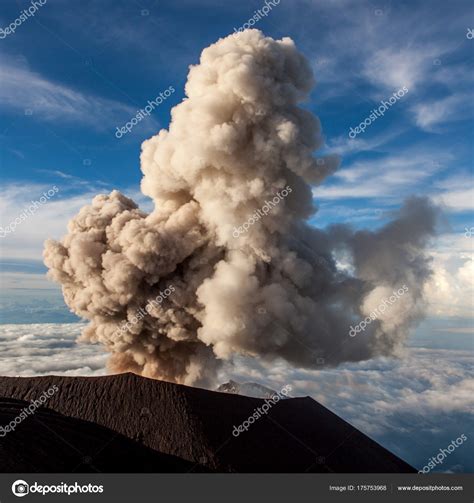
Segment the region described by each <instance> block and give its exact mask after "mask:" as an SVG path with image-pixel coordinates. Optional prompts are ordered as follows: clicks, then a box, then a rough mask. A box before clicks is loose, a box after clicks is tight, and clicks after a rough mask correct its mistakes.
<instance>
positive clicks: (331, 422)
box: [0, 374, 415, 473]
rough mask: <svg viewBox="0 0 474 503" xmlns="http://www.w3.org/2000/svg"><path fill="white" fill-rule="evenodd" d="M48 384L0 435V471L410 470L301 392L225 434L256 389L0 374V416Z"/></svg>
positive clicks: (244, 414)
mask: <svg viewBox="0 0 474 503" xmlns="http://www.w3.org/2000/svg"><path fill="white" fill-rule="evenodd" d="M53 385H56V386H57V387H58V388H59V390H58V391H57V392H56V393H55V394H54V395H53V396H52V397H51V398H50V399H49V400H48V402H47V403H46V404H45V406H44V407H42V408H40V409H39V410H38V411H37V412H36V413H35V414H34V415H32V416H29V417H28V418H27V419H26V420H25V421H23V422H22V423H21V424H19V425H18V426H17V427H16V429H15V431H12V432H10V433H7V434H6V435H5V436H3V437H1V436H0V471H1V472H71V471H76V472H90V471H100V472H188V471H198V472H203V471H210V472H336V473H343V472H354V473H355V472H359V473H371V472H375V473H383V472H405V473H412V472H415V469H414V468H412V467H411V466H410V465H408V464H407V463H405V462H404V461H402V460H401V459H399V458H397V457H396V456H394V455H393V454H392V453H390V452H389V451H387V450H386V449H384V448H383V447H381V446H380V445H379V444H377V443H376V442H374V441H373V440H371V439H370V438H369V437H367V436H366V435H364V434H363V433H361V432H360V431H358V430H357V429H355V428H354V427H352V426H351V425H350V424H348V423H347V422H345V421H344V420H342V419H341V418H339V417H338V416H336V415H335V414H333V413H332V412H330V411H329V410H328V409H326V408H325V407H323V406H322V405H320V404H319V403H317V402H316V401H314V400H313V399H311V398H308V397H306V398H291V399H287V400H281V401H280V402H278V403H276V404H275V405H273V406H272V407H271V408H270V410H269V412H268V414H267V415H262V417H260V418H259V419H258V420H256V421H255V422H254V423H253V424H251V425H250V426H249V429H248V431H243V432H242V433H241V434H240V435H238V436H234V435H233V434H232V432H233V431H234V432H235V430H234V427H235V426H238V425H240V424H241V423H243V422H244V421H245V420H247V419H248V418H249V416H251V415H252V414H253V413H254V412H255V409H257V408H258V407H261V406H262V405H263V404H264V403H265V401H264V400H263V399H258V398H250V397H246V396H239V395H235V394H229V393H219V392H215V391H207V390H203V389H198V388H190V387H187V386H181V385H177V384H171V383H167V382H163V381H156V380H152V379H145V378H143V377H139V376H136V375H134V374H122V375H113V376H106V377H57V376H47V377H31V378H20V377H19V378H16V377H0V426H4V425H6V424H8V423H9V422H10V421H12V419H14V418H15V417H16V416H18V414H19V413H20V412H21V410H22V409H23V408H24V407H26V406H28V405H29V402H31V401H32V400H34V399H37V398H38V397H39V396H40V395H41V394H42V393H43V392H44V391H46V390H48V389H49V388H51V387H52V386H53Z"/></svg>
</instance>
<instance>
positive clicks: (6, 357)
mask: <svg viewBox="0 0 474 503" xmlns="http://www.w3.org/2000/svg"><path fill="white" fill-rule="evenodd" d="M83 327H84V324H82V323H58V324H55V323H48V324H31V325H0V329H1V331H0V347H1V352H0V375H4V376H5V375H7V376H36V375H48V374H55V375H105V374H106V373H107V372H106V370H105V361H106V359H107V354H106V353H105V352H104V351H103V349H102V348H101V347H99V346H93V345H90V344H78V343H77V342H76V338H77V337H78V336H79V335H80V333H81V330H82V328H83Z"/></svg>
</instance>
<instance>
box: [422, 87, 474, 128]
mask: <svg viewBox="0 0 474 503" xmlns="http://www.w3.org/2000/svg"><path fill="white" fill-rule="evenodd" d="M471 101H472V97H471V96H468V95H465V94H457V95H450V96H447V97H445V98H442V99H439V100H435V101H426V102H423V103H418V104H417V105H415V106H413V108H412V110H413V112H414V114H415V122H416V124H417V125H418V126H419V127H420V128H422V129H425V130H427V131H435V130H436V129H435V128H434V126H438V125H440V124H446V123H447V122H452V121H456V120H461V119H465V118H466V117H469V116H470V113H471V110H470V102H471Z"/></svg>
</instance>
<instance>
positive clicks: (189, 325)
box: [44, 30, 435, 385]
mask: <svg viewBox="0 0 474 503" xmlns="http://www.w3.org/2000/svg"><path fill="white" fill-rule="evenodd" d="M313 84H314V82H313V77H312V72H311V70H310V67H309V65H308V63H307V62H306V60H305V58H304V57H303V56H302V55H301V54H299V53H298V52H297V50H296V48H295V45H294V43H293V42H292V40H290V39H289V38H284V39H282V40H273V39H271V38H268V37H264V36H263V34H262V33H261V32H259V31H257V30H247V31H245V32H243V33H241V34H240V35H239V36H238V37H234V36H229V37H227V38H225V39H222V40H219V41H218V42H217V43H215V44H214V45H212V46H210V47H208V48H207V49H205V50H204V51H203V53H202V56H201V60H200V64H199V65H196V66H193V67H192V68H191V69H190V72H189V77H188V82H187V84H186V95H187V98H186V99H185V100H183V102H182V103H180V104H179V105H178V106H176V107H175V108H174V109H173V110H172V121H171V123H170V127H169V130H162V131H160V132H159V134H158V135H156V136H154V137H153V138H151V139H150V140H147V141H145V142H144V143H143V151H142V155H141V169H142V171H143V174H144V177H143V181H142V190H143V193H144V194H146V195H148V196H150V197H151V198H152V199H153V201H154V203H155V209H154V211H153V212H152V213H150V214H146V213H144V212H142V211H141V210H139V209H138V208H137V206H136V204H135V203H134V202H133V201H131V200H130V199H128V198H126V197H125V196H124V195H122V194H120V193H119V192H117V191H113V192H112V193H111V194H109V195H99V196H97V197H95V198H94V200H93V201H92V204H91V205H90V206H86V207H84V208H82V209H81V211H80V212H79V214H78V215H77V216H76V217H75V218H74V219H73V220H72V221H71V222H70V223H69V227H68V231H69V232H68V234H67V235H66V236H65V237H64V238H63V240H62V241H61V242H56V241H51V240H50V241H47V242H46V248H45V252H44V258H45V263H46V265H47V266H48V267H49V269H50V276H51V277H52V278H53V279H54V280H56V281H57V282H59V283H61V285H62V288H63V292H64V297H65V300H66V302H67V304H68V305H69V307H70V308H71V309H72V310H73V311H74V312H75V313H76V314H78V315H79V316H81V317H83V318H87V319H88V320H90V324H89V325H88V326H87V328H85V330H84V333H83V336H82V338H83V339H84V340H87V341H90V342H100V343H102V344H104V345H105V347H106V348H107V350H108V351H109V352H110V353H111V358H110V367H111V369H112V370H114V371H128V370H130V371H134V372H136V373H140V374H142V375H145V376H150V377H155V378H159V379H164V380H169V381H175V382H179V383H185V384H201V385H205V384H206V382H209V381H210V380H211V379H212V377H213V375H214V373H215V371H216V369H217V368H218V363H219V362H220V361H222V360H231V359H232V356H233V355H246V356H255V357H260V358H264V359H275V358H283V359H285V360H286V361H288V362H290V363H291V364H293V365H296V366H305V367H312V366H315V365H320V364H321V362H322V361H324V362H325V363H326V364H328V365H334V364H337V363H339V362H342V361H348V360H354V361H356V360H361V359H367V358H371V357H373V356H376V355H389V354H394V353H396V352H397V351H399V349H400V348H401V347H402V345H403V342H404V339H405V337H406V335H407V329H408V327H409V325H410V324H411V323H412V322H413V321H414V320H416V319H417V318H418V317H419V316H420V315H421V314H422V308H423V302H422V294H421V292H422V289H423V284H424V282H425V280H426V279H427V278H428V276H429V274H430V268H429V262H428V260H427V259H426V258H425V255H424V253H423V249H424V247H425V244H426V242H427V239H428V238H429V237H430V235H431V234H432V233H433V230H434V226H435V211H434V210H433V208H431V206H430V205H429V204H428V203H427V202H426V201H425V200H422V199H416V198H414V199H411V200H409V201H407V202H406V204H405V206H404V207H403V208H402V210H401V211H400V214H399V216H397V217H396V219H395V220H394V221H393V222H392V223H390V224H388V225H387V226H386V227H384V228H383V229H381V230H379V231H377V232H355V233H354V232H353V231H351V230H350V228H349V227H346V226H336V227H333V228H331V229H329V230H327V231H322V230H317V229H314V228H312V227H310V226H309V225H308V224H307V223H306V220H307V219H308V217H310V216H311V215H312V214H313V213H314V212H315V208H314V206H313V199H312V186H314V185H317V184H319V183H321V182H322V181H323V180H324V178H325V177H327V176H328V175H329V174H331V173H332V172H333V171H334V170H335V169H336V168H337V161H336V160H334V159H331V158H330V157H327V158H320V159H316V158H314V157H313V152H314V151H315V150H316V149H318V148H319V147H320V146H321V144H322V138H321V127H320V123H319V121H318V120H317V119H316V118H315V117H314V116H313V115H312V114H311V113H309V112H308V111H306V110H303V109H301V108H299V107H298V103H300V102H301V101H302V100H304V99H305V98H306V97H307V96H308V93H309V91H310V90H311V88H312V86H313ZM341 257H342V259H343V260H344V261H345V262H346V263H349V264H351V265H350V267H345V268H344V269H343V270H341V268H340V267H337V264H338V262H337V261H338V260H341ZM344 271H345V272H344ZM400 288H404V289H403V295H401V296H400V297H399V298H398V300H397V302H396V303H394V304H393V305H390V306H387V307H386V309H385V310H384V312H382V310H381V309H380V310H379V311H378V314H377V316H376V317H375V318H374V319H372V320H371V323H366V325H367V326H366V327H364V328H365V330H363V331H361V332H360V333H359V334H358V335H357V337H350V336H349V330H350V327H351V326H354V325H356V324H357V323H359V322H360V321H361V320H362V319H364V318H367V317H370V315H371V313H372V311H373V309H375V308H376V307H377V306H379V305H380V304H381V303H382V302H383V301H384V299H385V298H386V297H389V296H391V295H392V291H393V290H398V289H400Z"/></svg>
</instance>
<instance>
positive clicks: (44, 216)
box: [0, 172, 150, 260]
mask: <svg viewBox="0 0 474 503" xmlns="http://www.w3.org/2000/svg"><path fill="white" fill-rule="evenodd" d="M57 173H60V172H57ZM53 185H54V184H50V185H46V184H38V183H23V184H21V185H20V184H7V185H5V186H4V187H3V190H2V193H1V194H0V227H2V228H5V227H6V226H8V225H9V224H10V222H14V220H15V219H16V218H17V217H19V216H20V214H21V213H22V212H23V211H24V210H25V209H27V208H28V207H29V206H30V205H31V201H37V200H39V198H40V197H41V196H42V194H43V192H45V191H46V192H47V191H48V190H50V189H51V188H52V187H53ZM55 185H56V186H57V187H58V189H59V191H58V192H57V193H56V194H55V195H54V196H52V197H51V198H50V199H49V200H48V201H47V202H46V203H45V204H42V205H40V206H38V208H37V210H36V212H35V213H34V214H33V215H30V216H28V217H27V218H26V220H24V221H23V222H22V223H21V224H19V225H18V226H17V227H16V229H15V231H14V232H13V233H11V234H8V235H6V236H5V237H3V238H0V257H1V258H7V257H15V258H17V259H20V258H21V259H36V260H42V253H43V243H44V241H45V240H46V239H48V238H54V239H59V238H61V237H62V236H63V235H65V234H66V231H67V223H68V222H69V220H70V219H71V218H72V217H73V216H75V215H76V214H77V212H78V211H79V210H80V209H81V208H82V207H83V206H84V205H86V204H90V203H91V201H92V199H93V198H94V197H95V196H96V195H97V194H99V193H109V192H110V191H111V190H112V188H104V187H103V186H100V187H97V186H94V185H92V184H90V183H88V182H84V181H81V180H80V179H78V178H77V177H72V176H68V175H64V174H63V176H60V175H58V179H57V182H56V184H55ZM73 188H76V189H79V190H81V192H80V193H75V194H71V193H70V191H71V189H73ZM124 192H125V194H126V195H128V196H129V197H132V198H135V197H136V196H137V195H138V191H137V190H136V189H130V190H125V191H124ZM139 195H140V197H137V198H136V199H134V200H135V201H138V203H140V205H141V206H142V205H143V206H142V207H144V209H149V206H150V200H149V199H148V198H145V197H144V196H143V194H141V193H139Z"/></svg>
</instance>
